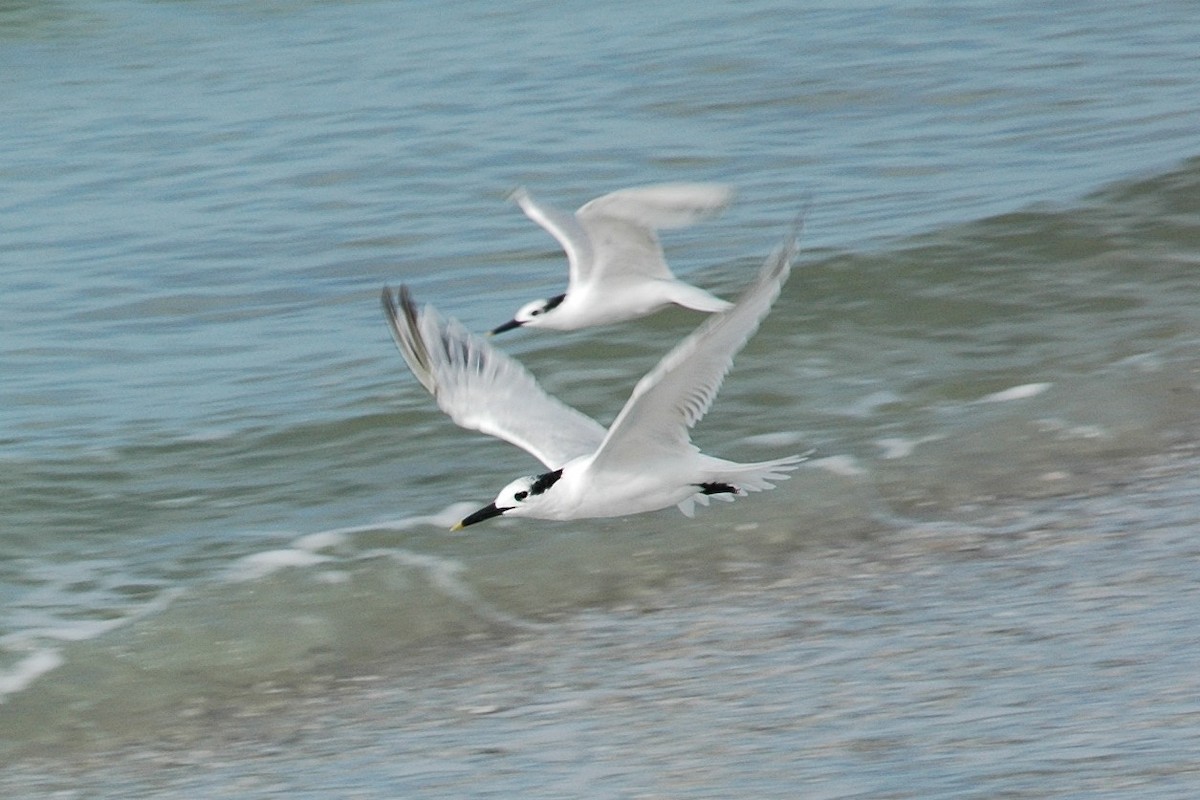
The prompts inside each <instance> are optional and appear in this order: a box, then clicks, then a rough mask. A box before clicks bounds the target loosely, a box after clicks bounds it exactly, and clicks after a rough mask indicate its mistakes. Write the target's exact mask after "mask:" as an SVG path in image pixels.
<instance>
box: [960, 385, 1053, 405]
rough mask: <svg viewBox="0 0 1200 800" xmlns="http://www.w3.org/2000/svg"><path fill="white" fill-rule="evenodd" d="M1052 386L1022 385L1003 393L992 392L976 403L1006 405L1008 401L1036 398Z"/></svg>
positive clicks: (1005, 390)
mask: <svg viewBox="0 0 1200 800" xmlns="http://www.w3.org/2000/svg"><path fill="white" fill-rule="evenodd" d="M1052 385H1053V384H1050V383H1023V384H1021V385H1020V386H1013V387H1012V388H1009V389H1004V390H1003V391H999V392H993V393H992V394H988V395H984V396H983V397H981V398H979V399H978V400H976V401H975V402H976V403H1007V402H1008V401H1010V400H1028V399H1029V398H1030V397H1037V396H1038V395H1039V394H1041V393H1042V392H1044V391H1046V390H1047V389H1049V388H1050V387H1051V386H1052Z"/></svg>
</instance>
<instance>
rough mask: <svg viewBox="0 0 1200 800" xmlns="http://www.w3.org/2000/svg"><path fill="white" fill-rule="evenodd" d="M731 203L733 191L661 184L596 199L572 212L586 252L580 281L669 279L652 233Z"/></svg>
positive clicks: (705, 185) (688, 222) (701, 185)
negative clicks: (587, 246)
mask: <svg viewBox="0 0 1200 800" xmlns="http://www.w3.org/2000/svg"><path fill="white" fill-rule="evenodd" d="M732 199H733V190H732V189H731V188H730V187H728V186H724V185H722V184H717V183H661V184H656V185H654V186H640V187H637V188H634V189H621V190H620V191H616V192H613V193H611V194H606V195H604V196H603V197H597V198H596V199H595V200H592V201H590V202H588V203H586V204H584V206H583V207H582V208H580V209H579V211H577V212H576V213H575V216H576V217H577V218H578V219H579V224H580V225H582V226H583V228H584V229H585V230H586V231H587V236H588V239H589V240H590V241H591V247H592V258H591V260H590V261H589V264H590V265H591V271H590V274H585V275H581V276H580V277H581V278H582V279H584V280H594V281H597V282H599V281H603V280H618V281H619V280H620V279H622V278H624V277H630V276H637V277H647V278H667V279H669V278H672V277H674V276H673V275H672V274H671V270H670V269H669V268H668V267H667V262H666V260H665V259H664V258H663V251H662V245H661V244H659V241H658V236H657V234H656V233H655V231H657V230H662V229H664V228H683V227H686V226H688V225H692V224H693V223H696V222H699V221H700V220H702V219H704V218H706V217H711V216H713V215H714V214H717V213H718V212H720V211H721V210H723V209H724V208H725V207H726V206H727V205H729V202H730V200H732Z"/></svg>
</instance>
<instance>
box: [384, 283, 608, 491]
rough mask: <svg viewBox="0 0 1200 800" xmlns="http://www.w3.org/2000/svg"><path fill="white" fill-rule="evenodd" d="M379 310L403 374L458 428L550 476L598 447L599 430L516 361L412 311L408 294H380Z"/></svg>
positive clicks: (450, 323)
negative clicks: (502, 445) (528, 459)
mask: <svg viewBox="0 0 1200 800" xmlns="http://www.w3.org/2000/svg"><path fill="white" fill-rule="evenodd" d="M383 310H384V313H385V315H386V316H387V320H388V324H389V325H390V326H391V329H392V337H393V338H394V339H395V340H396V346H397V347H399V348H400V353H401V355H403V356H404V360H405V361H407V362H408V367H409V369H411V370H412V373H413V375H415V376H416V377H417V380H419V381H420V382H421V384H422V385H423V386H424V387H425V388H426V389H428V390H429V393H430V394H432V395H433V397H434V399H435V400H436V401H437V404H438V407H439V408H440V409H442V411H444V412H446V414H448V415H449V417H450V419H452V420H454V421H455V422H456V423H458V424H459V425H460V426H462V427H464V428H467V429H469V430H475V431H480V432H482V433H486V434H488V435H490V436H495V437H497V438H498V439H503V440H505V441H506V442H510V443H512V444H515V445H516V446H517V447H520V448H522V449H524V450H526V451H528V452H529V453H531V454H532V455H534V456H535V457H536V458H537V459H538V460H539V461H541V462H542V463H543V464H545V465H546V466H547V467H549V468H550V469H558V468H559V467H561V466H562V465H563V464H565V463H567V462H568V461H570V460H571V459H573V458H575V457H577V456H581V455H586V454H589V453H592V452H594V451H595V450H596V447H598V446H599V444H600V442H601V440H603V439H604V427H603V426H601V425H600V423H598V422H596V421H595V420H593V419H591V418H590V417H587V416H585V415H583V414H581V413H580V412H578V411H576V410H575V409H573V408H571V407H570V406H568V405H566V404H565V403H562V402H560V401H559V400H556V399H555V398H553V397H551V396H550V395H548V394H546V392H545V391H544V390H543V389H542V387H541V386H538V383H537V381H536V380H534V378H533V376H532V375H530V374H529V372H528V371H527V370H526V369H525V368H524V367H523V366H521V364H520V363H518V362H517V361H516V360H514V359H512V358H509V357H508V356H506V355H504V354H503V353H501V352H500V351H499V350H496V349H495V348H494V347H492V346H491V345H490V344H488V343H487V342H486V341H484V340H483V339H481V338H480V337H478V336H475V335H473V334H472V333H470V332H469V331H468V330H467V329H466V328H464V327H463V326H462V325H460V324H459V323H458V322H456V321H455V320H447V319H445V318H443V317H442V315H441V314H439V313H438V312H437V310H436V309H434V308H433V306H425V307H424V308H423V309H418V308H417V306H416V304H415V303H414V302H413V299H412V296H411V295H410V294H409V292H408V288H407V287H405V286H401V287H400V296H399V304H397V298H396V296H395V295H393V294H392V291H391V289H388V288H386V287H385V288H384V290H383Z"/></svg>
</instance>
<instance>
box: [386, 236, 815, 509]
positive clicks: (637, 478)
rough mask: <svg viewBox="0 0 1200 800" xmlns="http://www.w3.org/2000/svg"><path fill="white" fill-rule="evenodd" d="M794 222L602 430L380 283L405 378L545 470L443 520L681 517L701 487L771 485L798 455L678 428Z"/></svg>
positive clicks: (705, 400) (699, 399)
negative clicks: (767, 455)
mask: <svg viewBox="0 0 1200 800" xmlns="http://www.w3.org/2000/svg"><path fill="white" fill-rule="evenodd" d="M798 232H799V228H798V227H797V229H796V230H794V231H793V232H792V233H791V235H790V236H789V237H788V238H787V239H786V240H785V241H784V243H783V245H781V246H780V247H779V248H778V249H777V250H776V251H775V252H774V253H773V254H772V255H771V256H770V258H768V259H767V261H766V263H765V264H764V265H763V267H762V269H761V271H760V272H759V274H758V276H757V278H756V279H755V280H754V282H753V283H752V284H751V285H750V286H749V288H748V289H746V291H745V292H744V293H743V295H742V296H741V298H740V299H739V300H738V301H737V303H736V304H734V305H733V306H732V307H731V308H730V309H729V310H727V311H724V312H721V313H720V314H715V315H713V316H711V317H709V318H708V319H706V320H705V321H704V322H703V323H701V325H700V326H699V327H698V328H697V329H696V330H695V331H694V332H692V333H691V334H690V335H689V336H688V337H687V338H685V339H684V340H683V341H681V342H680V343H679V344H678V345H676V347H675V348H674V349H673V350H671V351H670V352H669V353H668V354H667V355H666V356H664V357H663V359H662V360H661V361H659V363H658V365H657V366H655V367H654V369H652V370H651V371H650V372H649V373H648V374H646V376H645V377H643V378H642V379H641V380H640V381H639V382H638V383H637V385H636V386H635V387H634V389H633V393H632V394H631V395H630V397H629V400H628V401H626V403H625V406H624V407H623V408H622V409H621V412H620V413H619V414H618V415H617V417H616V419H615V420H614V421H613V423H612V425H610V426H609V427H608V429H607V430H605V428H604V427H603V426H602V425H600V423H598V422H596V421H595V420H593V419H591V418H590V417H588V416H586V415H584V414H582V413H580V412H579V411H577V410H575V409H574V408H571V407H570V406H568V405H566V404H565V403H563V402H561V401H559V400H558V399H556V398H554V397H551V396H550V395H549V394H547V393H546V392H545V391H544V390H543V389H542V388H541V387H540V386H539V385H538V383H537V381H536V380H535V379H534V378H533V376H532V375H531V374H530V373H529V372H528V371H527V370H526V369H525V368H524V367H523V366H521V364H520V363H519V362H518V361H516V360H515V359H513V358H510V357H509V356H506V355H504V354H503V353H501V352H500V351H498V350H496V349H495V348H493V347H492V346H491V345H490V344H489V343H488V341H487V340H485V339H483V338H481V337H479V336H476V335H474V334H472V333H470V332H469V331H467V329H466V328H464V327H463V326H462V325H461V324H459V323H458V322H456V321H454V320H447V319H445V318H443V317H442V316H441V315H440V314H439V313H438V312H437V310H436V309H434V308H433V306H429V305H426V306H425V307H423V308H418V307H417V305H416V303H415V302H414V301H413V298H412V296H411V294H410V292H409V291H408V289H407V287H405V286H401V287H400V291H399V296H398V297H397V295H396V294H395V293H393V291H392V290H391V289H389V288H387V287H385V288H384V289H383V296H382V300H383V307H384V311H385V313H386V316H387V320H388V323H389V324H390V326H391V330H392V335H393V338H394V339H395V340H396V345H397V346H398V347H399V349H400V352H401V354H402V355H403V356H404V359H405V361H407V362H408V366H409V368H410V369H411V370H412V372H413V374H414V375H415V376H416V378H417V379H418V380H419V381H420V382H421V384H422V385H424V387H425V388H426V389H427V390H428V391H429V393H430V394H432V395H433V397H434V399H435V400H436V401H437V404H438V406H439V407H440V408H441V409H442V411H444V412H445V413H446V414H447V415H449V416H450V418H451V419H452V420H454V422H456V423H457V424H458V425H460V426H461V427H463V428H467V429H469V430H477V431H480V432H482V433H486V434H488V435H491V436H495V437H497V438H500V439H503V440H505V441H507V442H510V443H512V444H515V445H517V446H518V447H521V448H523V449H524V450H526V451H528V452H529V453H530V454H531V455H533V456H534V457H535V458H537V459H538V460H539V461H541V462H542V463H543V464H544V465H545V466H546V468H547V470H548V471H546V472H543V473H540V474H538V475H532V476H526V477H522V478H518V479H516V480H515V481H512V482H511V483H509V484H508V485H507V486H505V487H504V488H503V489H501V490H500V493H499V494H498V495H497V496H496V499H495V500H494V501H492V502H491V503H489V504H488V505H486V506H484V507H483V508H481V509H479V510H478V511H476V512H475V513H473V514H470V515H468V516H467V517H465V518H464V519H462V520H461V521H460V522H458V523H457V524H456V525H455V526H454V527H453V528H451V530H460V529H461V528H463V527H466V526H467V525H474V524H475V523H477V522H482V521H483V520H486V519H489V518H491V517H496V516H500V515H502V514H503V515H505V516H511V517H521V516H524V517H535V518H539V519H550V520H573V519H583V518H593V517H617V516H624V515H626V514H636V513H640V512H645V511H654V510H656V509H661V508H668V507H670V506H672V505H677V506H678V507H679V509H680V510H681V511H682V512H683V513H684V514H686V515H687V516H692V514H693V512H694V508H695V504H696V503H697V502H699V503H700V504H701V505H707V504H708V500H709V498H710V497H717V498H718V499H723V500H732V499H733V498H734V497H735V496H739V495H744V494H746V493H747V492H757V491H762V490H764V489H771V488H774V484H773V483H772V482H773V481H779V480H783V479H786V478H788V477H789V476H788V475H787V473H788V472H789V471H791V470H793V469H795V468H796V465H797V464H799V463H800V462H801V461H802V460H803V459H804V457H803V456H795V455H794V456H788V457H785V458H778V459H774V460H771V461H760V462H755V463H749V464H742V463H737V462H734V461H726V460H725V459H721V458H715V457H713V456H709V455H705V454H704V453H701V452H700V449H699V448H698V447H696V446H695V445H694V444H692V442H691V438H690V436H689V433H688V431H689V429H690V428H691V427H692V426H693V425H695V424H696V423H697V422H698V421H699V420H700V419H701V418H702V417H703V416H704V414H705V413H706V412H707V411H708V409H709V407H710V406H711V405H712V402H713V400H714V398H715V397H716V395H717V391H718V390H719V389H720V387H721V383H722V382H723V381H724V378H725V375H726V373H728V371H729V368H730V367H731V366H732V364H733V357H734V355H735V354H736V353H737V352H738V351H739V350H741V349H742V347H743V346H744V345H745V343H746V342H747V340H749V338H750V337H751V336H752V335H753V334H754V332H755V331H756V330H757V329H758V326H759V324H760V323H761V322H762V320H763V318H764V317H766V315H767V313H768V312H769V311H770V309H771V305H772V304H773V303H774V301H775V298H776V297H778V296H779V292H780V290H781V288H782V287H783V283H784V281H785V280H787V277H788V273H789V271H790V269H791V262H792V258H793V257H794V255H795V252H796V238H797V235H798Z"/></svg>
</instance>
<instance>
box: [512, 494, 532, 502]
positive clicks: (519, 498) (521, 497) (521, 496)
mask: <svg viewBox="0 0 1200 800" xmlns="http://www.w3.org/2000/svg"><path fill="white" fill-rule="evenodd" d="M526 497H529V492H517V493H516V494H514V495H513V500H516V501H517V502H518V503H519V502H521V501H522V500H524V499H525V498H526Z"/></svg>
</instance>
